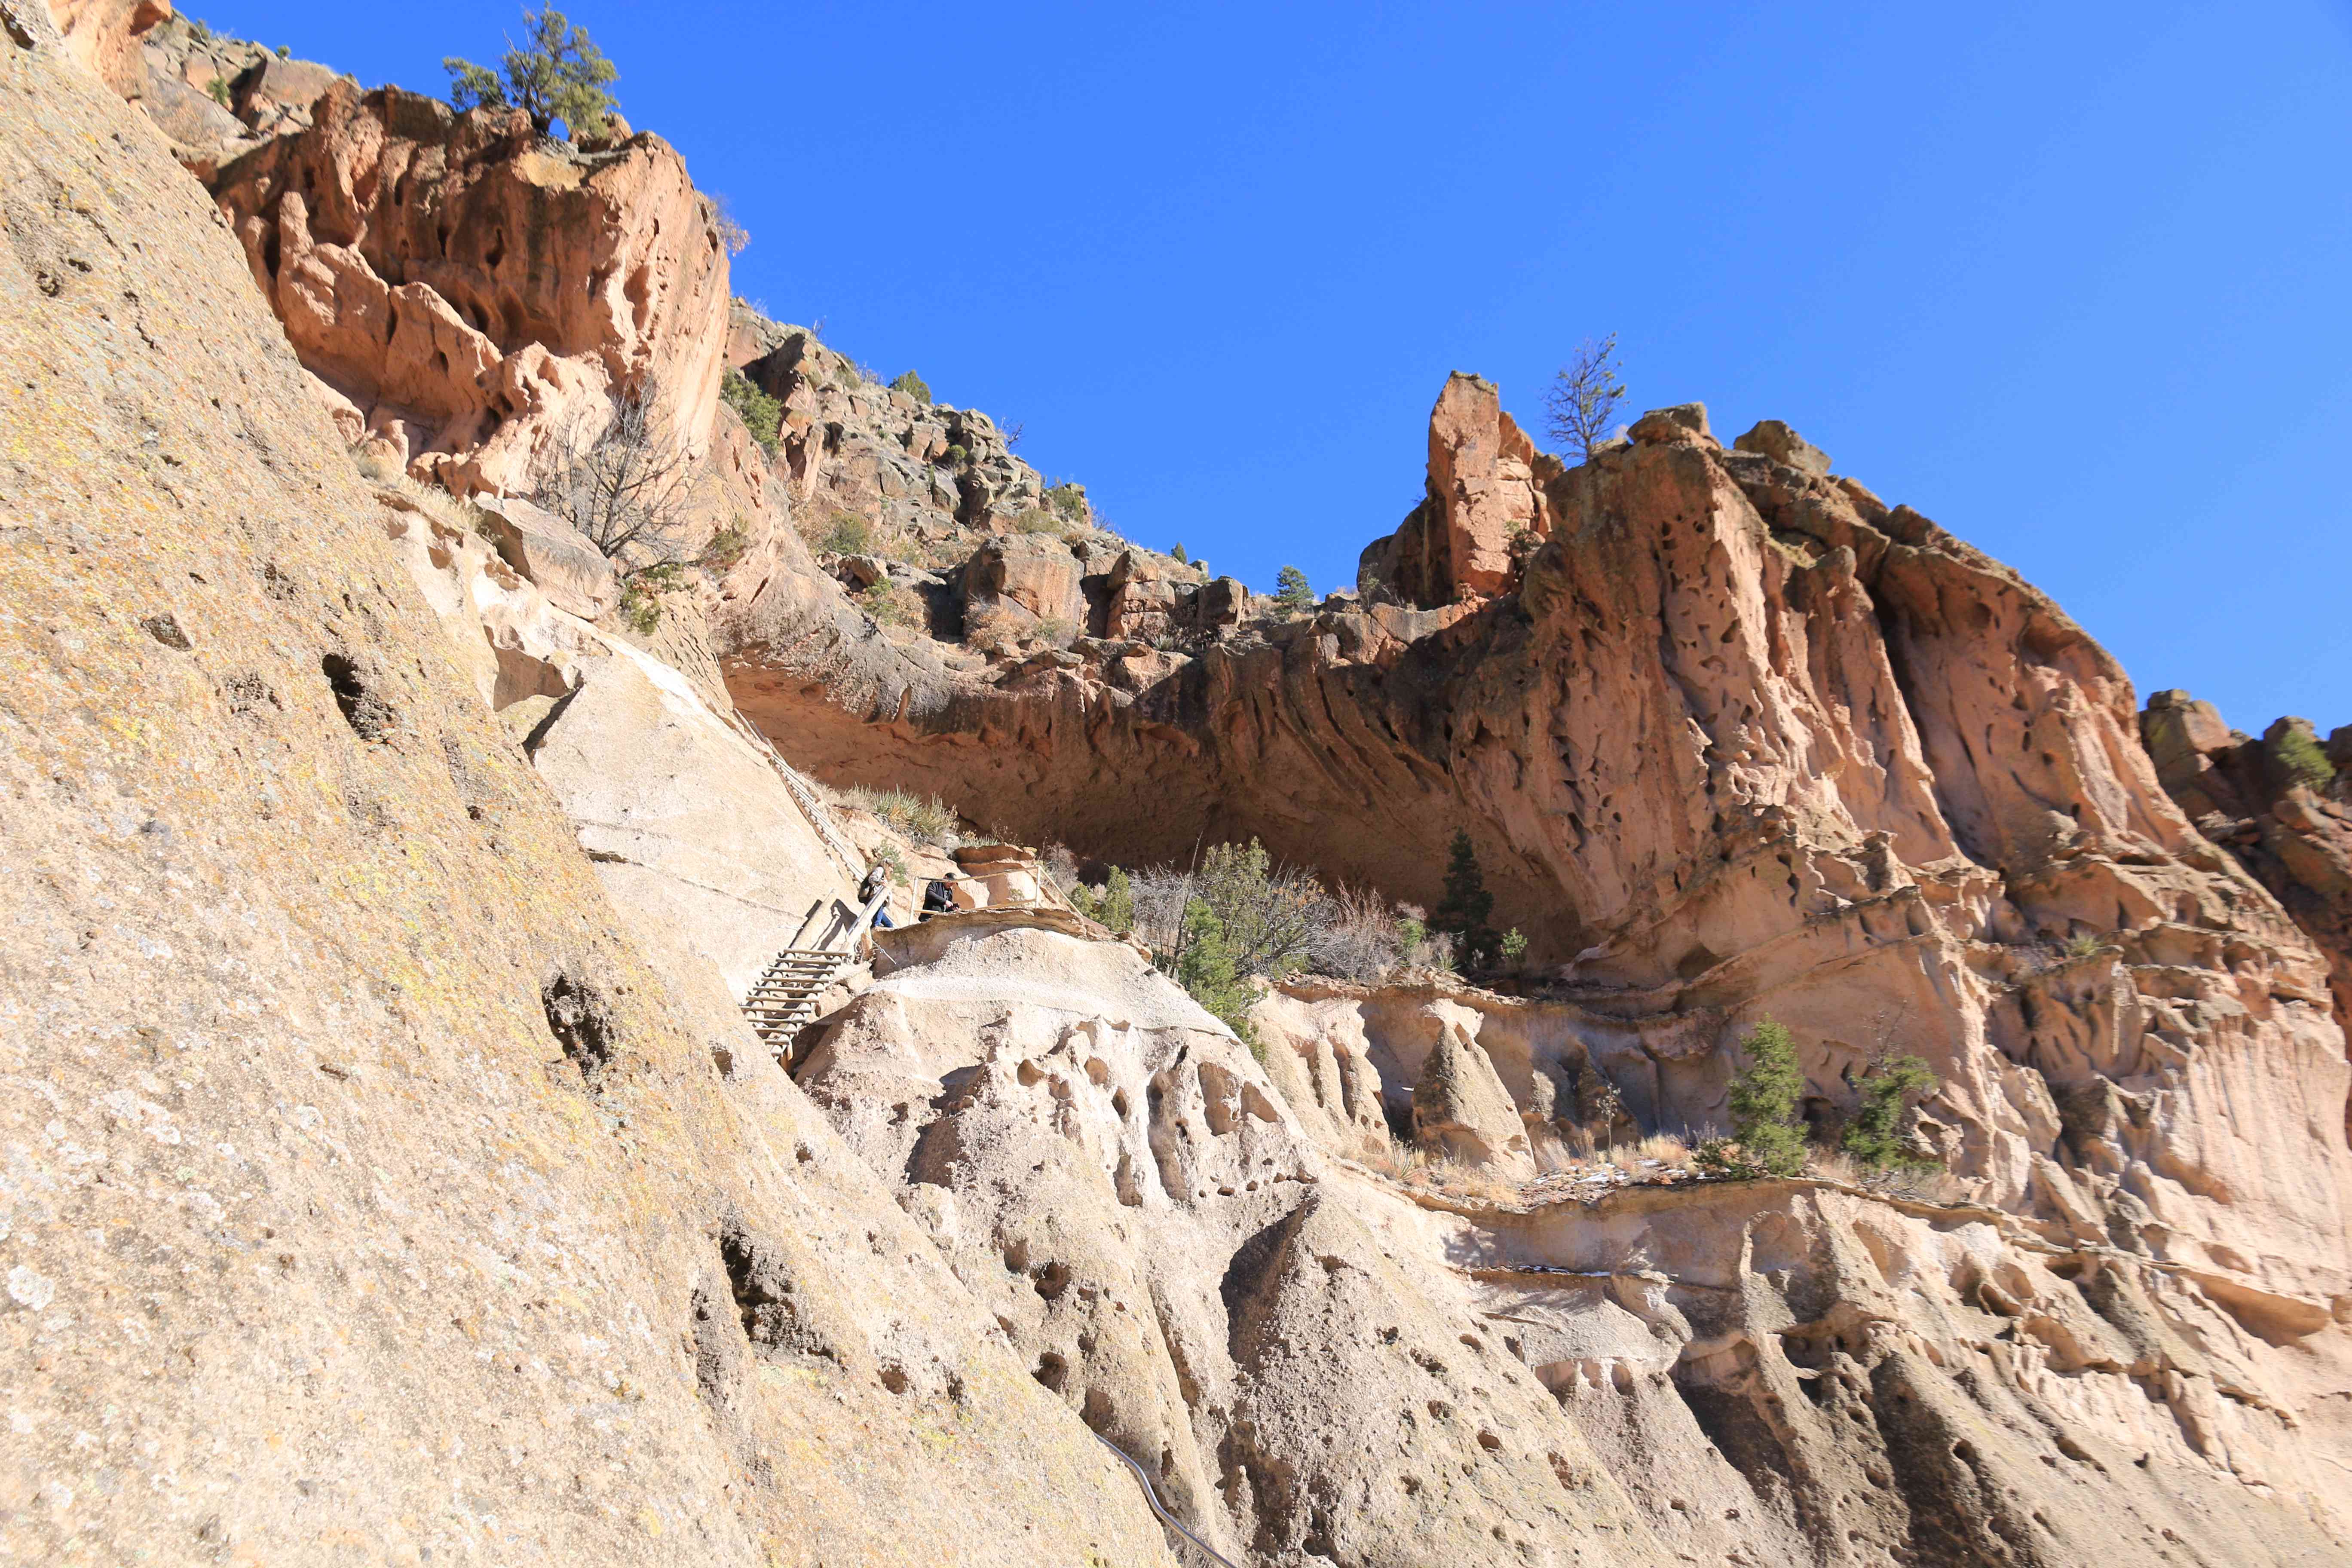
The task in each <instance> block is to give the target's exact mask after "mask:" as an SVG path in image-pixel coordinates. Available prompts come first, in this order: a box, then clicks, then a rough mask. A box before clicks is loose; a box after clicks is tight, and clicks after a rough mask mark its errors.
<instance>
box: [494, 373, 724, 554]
mask: <svg viewBox="0 0 2352 1568" xmlns="http://www.w3.org/2000/svg"><path fill="white" fill-rule="evenodd" d="M655 405H656V394H655V393H654V391H652V390H651V389H648V390H646V391H645V392H642V393H631V394H628V395H625V396H623V397H622V398H621V399H620V400H619V401H618V402H617V403H616V404H614V407H613V415H612V418H611V419H610V421H609V422H607V423H606V424H605V426H604V428H603V429H601V430H593V431H592V430H591V428H590V425H591V423H592V422H593V419H594V417H595V410H594V409H593V407H590V408H583V409H582V410H581V412H580V413H579V415H578V416H576V417H575V418H574V419H573V421H572V425H571V427H570V428H569V429H567V430H565V431H563V432H562V434H560V435H559V436H558V437H557V438H556V439H555V440H553V441H551V442H550V443H549V444H548V447H547V449H546V450H545V452H543V453H542V454H541V457H540V459H539V461H538V463H537V464H536V465H535V467H534V469H533V472H532V489H531V500H534V501H536V502H538V503H539V504H540V505H541V506H542V507H545V508H546V509H547V510H549V511H551V512H553V513H554V514H555V515H556V516H558V517H561V518H562V519H563V520H564V521H566V522H569V523H570V524H571V525H572V527H573V528H576V529H578V530H579V531H580V532H581V534H582V535H583V537H585V538H586V539H587V541H588V542H590V543H591V544H593V545H594V546H595V547H596V548H597V549H598V550H600V551H602V552H604V554H605V555H606V556H607V557H608V558H610V559H612V560H613V561H614V562H617V563H621V564H622V565H624V566H635V567H637V568H640V569H642V568H644V567H646V566H658V565H664V564H667V563H673V562H678V561H682V560H683V559H684V558H685V555H686V542H685V538H684V532H685V527H686V522H687V507H688V500H690V499H691V495H692V492H693V488H694V464H693V461H692V459H691V458H689V457H688V453H687V451H686V449H685V447H684V445H683V443H681V442H678V441H677V440H675V439H673V438H672V433H671V432H670V431H669V430H668V429H667V428H666V427H665V426H666V423H667V422H666V421H665V420H663V419H662V418H661V417H660V416H658V415H656V413H655V412H654V408H655Z"/></svg>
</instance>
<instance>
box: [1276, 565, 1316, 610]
mask: <svg viewBox="0 0 2352 1568" xmlns="http://www.w3.org/2000/svg"><path fill="white" fill-rule="evenodd" d="M1274 602H1275V603H1276V604H1277V605H1281V606H1282V607H1283V609H1284V610H1285V611H1286V612H1289V611H1296V610H1311V609H1313V608H1314V607H1315V590H1314V588H1313V587H1312V586H1311V585H1310V584H1308V583H1307V574H1306V573H1304V572H1301V571H1300V570H1299V569H1298V568H1297V567H1296V566H1286V567H1284V568H1283V569H1282V570H1281V571H1280V572H1277V573H1276V574H1275V578H1274Z"/></svg>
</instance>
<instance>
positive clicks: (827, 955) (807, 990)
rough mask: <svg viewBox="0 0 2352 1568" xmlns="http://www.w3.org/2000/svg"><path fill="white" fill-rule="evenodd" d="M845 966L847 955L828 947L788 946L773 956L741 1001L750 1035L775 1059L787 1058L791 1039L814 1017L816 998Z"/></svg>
mask: <svg viewBox="0 0 2352 1568" xmlns="http://www.w3.org/2000/svg"><path fill="white" fill-rule="evenodd" d="M848 967H849V954H847V953H845V952H833V951H832V950H830V949H828V948H822V947H788V948H786V949H784V951H783V952H780V953H778V954H776V956H775V959H774V961H773V962H772V963H770V964H769V965H768V972H767V973H765V974H762V975H761V976H760V978H759V979H758V980H756V981H754V982H753V983H752V984H751V994H750V995H749V996H746V997H744V998H743V1016H744V1017H745V1018H747V1019H749V1020H750V1021H751V1031H752V1033H754V1034H756V1035H758V1036H759V1037H760V1038H761V1042H762V1043H764V1044H765V1045H766V1046H767V1047H768V1048H769V1049H770V1050H772V1051H773V1052H775V1053H776V1055H778V1056H779V1057H782V1056H785V1055H788V1054H789V1053H790V1052H791V1050H792V1048H793V1036H795V1035H797V1034H799V1033H800V1031H801V1026H803V1025H804V1024H806V1023H808V1022H809V1021H810V1020H811V1019H813V1018H814V1017H815V1016H816V999H817V998H818V997H820V996H822V995H824V993H825V992H826V990H827V989H828V988H830V987H831V986H832V984H833V983H834V982H835V981H836V980H838V979H840V978H841V972H842V971H843V970H845V969H846V968H848Z"/></svg>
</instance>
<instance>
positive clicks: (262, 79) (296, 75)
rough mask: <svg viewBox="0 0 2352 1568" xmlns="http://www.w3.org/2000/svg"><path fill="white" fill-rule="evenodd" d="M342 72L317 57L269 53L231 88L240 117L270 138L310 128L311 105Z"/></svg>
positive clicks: (257, 132)
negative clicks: (291, 57) (285, 56)
mask: <svg viewBox="0 0 2352 1568" xmlns="http://www.w3.org/2000/svg"><path fill="white" fill-rule="evenodd" d="M340 76H341V72H339V71H336V70H334V69H333V68H330V67H327V66H322V65H320V64H319V63H318V62H317V61H316V60H295V59H285V58H280V57H278V56H277V55H265V56H263V57H262V58H261V59H260V60H259V61H257V63H256V64H255V65H254V66H253V67H252V68H250V69H248V70H247V71H246V72H245V74H244V75H242V76H240V77H238V78H237V79H236V82H235V83H234V84H233V85H232V86H231V88H230V89H229V94H230V98H229V101H230V102H231V104H233V105H234V106H235V108H236V117H237V119H239V120H240V121H244V122H245V124H246V126H247V129H249V130H250V131H251V132H253V134H254V135H256V136H262V137H269V136H278V135H282V134H284V133H285V132H289V131H307V130H309V129H310V122H311V106H312V105H313V104H315V103H317V102H318V101H319V99H320V96H321V95H323V94H324V93H325V92H326V90H327V89H329V88H331V87H332V86H334V85H335V82H336V80H337V79H338V78H339V77H340Z"/></svg>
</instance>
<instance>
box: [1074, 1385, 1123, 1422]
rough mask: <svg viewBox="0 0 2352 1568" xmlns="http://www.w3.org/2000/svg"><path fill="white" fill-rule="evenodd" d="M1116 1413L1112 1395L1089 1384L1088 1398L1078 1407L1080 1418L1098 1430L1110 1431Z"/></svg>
mask: <svg viewBox="0 0 2352 1568" xmlns="http://www.w3.org/2000/svg"><path fill="white" fill-rule="evenodd" d="M1114 1415H1115V1412H1114V1410H1113V1407H1112V1405H1111V1402H1110V1395H1109V1394H1106V1393H1104V1392H1103V1391H1102V1390H1101V1389H1099V1388H1097V1387H1094V1386H1092V1385H1091V1384H1090V1385H1088V1387H1087V1397H1086V1400H1085V1402H1084V1403H1083V1404H1081V1405H1079V1407H1078V1419H1080V1420H1081V1421H1084V1422H1085V1423H1086V1424H1087V1426H1091V1427H1092V1428H1094V1429H1095V1430H1096V1431H1097V1432H1108V1431H1109V1430H1110V1424H1111V1421H1112V1419H1113V1418H1114Z"/></svg>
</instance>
